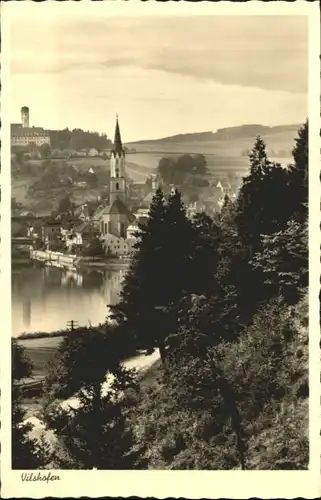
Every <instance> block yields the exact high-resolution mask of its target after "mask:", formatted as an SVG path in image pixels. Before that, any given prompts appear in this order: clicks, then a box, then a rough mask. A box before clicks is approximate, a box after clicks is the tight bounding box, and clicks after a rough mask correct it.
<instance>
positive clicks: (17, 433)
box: [11, 339, 49, 469]
mask: <svg viewBox="0 0 321 500" xmlns="http://www.w3.org/2000/svg"><path fill="white" fill-rule="evenodd" d="M11 352H12V434H11V436H12V468H13V469H39V468H43V467H44V466H45V465H46V464H47V463H48V462H49V451H48V450H47V449H46V448H45V447H44V446H41V444H40V443H39V442H38V441H37V440H36V439H32V438H30V436H29V433H30V431H31V430H32V425H31V424H29V423H25V422H24V418H25V414H26V412H25V411H24V409H23V408H22V404H21V390H20V387H19V383H20V382H21V380H22V379H24V378H28V377H30V376H31V375H32V368H33V365H32V363H31V361H30V359H29V358H28V356H27V355H26V352H25V349H24V347H22V346H21V344H18V342H17V341H16V340H15V339H12V349H11Z"/></svg>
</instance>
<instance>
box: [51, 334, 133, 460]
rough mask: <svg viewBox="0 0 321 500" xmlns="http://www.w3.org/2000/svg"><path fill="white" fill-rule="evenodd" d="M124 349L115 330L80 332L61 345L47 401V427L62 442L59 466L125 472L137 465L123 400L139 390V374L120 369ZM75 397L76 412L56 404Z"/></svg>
mask: <svg viewBox="0 0 321 500" xmlns="http://www.w3.org/2000/svg"><path fill="white" fill-rule="evenodd" d="M117 333H118V332H117ZM120 349H121V346H120V342H119V340H118V339H117V338H115V335H114V330H112V329H111V328H106V330H105V331H95V330H92V331H88V330H87V331H84V332H77V333H75V334H71V335H69V336H68V337H65V338H64V339H63V341H62V342H61V344H60V346H59V348H58V354H57V357H56V359H55V361H54V363H53V364H52V366H51V370H50V372H49V375H48V377H47V379H46V392H45V393H46V400H45V402H44V415H45V420H46V423H47V425H48V427H49V428H50V429H52V430H54V431H55V433H56V435H57V437H58V441H59V445H58V448H57V453H56V456H55V461H56V463H57V465H58V466H60V467H63V468H81V469H92V468H94V467H95V468H98V469H124V468H130V466H131V465H132V463H133V461H134V460H136V458H137V454H135V453H134V452H132V446H133V439H132V433H131V430H130V429H129V428H128V426H127V425H126V418H125V417H126V404H125V400H124V398H123V393H124V391H126V390H127V389H129V388H131V387H135V380H134V373H133V372H131V371H128V370H126V369H125V368H124V367H122V365H121V364H120V356H121V351H120ZM108 381H109V382H108ZM72 395H73V396H74V395H77V398H78V401H79V405H78V407H77V408H72V407H70V408H69V409H66V408H63V407H61V404H60V402H59V400H58V401H57V399H56V398H67V397H70V396H72Z"/></svg>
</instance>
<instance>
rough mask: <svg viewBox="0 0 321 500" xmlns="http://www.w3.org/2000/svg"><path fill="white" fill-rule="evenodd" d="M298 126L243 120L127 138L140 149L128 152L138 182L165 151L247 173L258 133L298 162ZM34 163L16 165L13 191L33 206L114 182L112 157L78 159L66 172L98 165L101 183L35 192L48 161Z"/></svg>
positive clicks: (273, 151) (216, 170)
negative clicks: (148, 137) (214, 129)
mask: <svg viewBox="0 0 321 500" xmlns="http://www.w3.org/2000/svg"><path fill="white" fill-rule="evenodd" d="M297 129H298V126H297V125H284V126H276V127H266V126H263V125H243V126H241V127H229V128H224V129H223V128H222V129H219V130H217V132H215V133H213V132H201V133H191V134H179V135H176V136H172V137H167V138H162V139H159V140H147V141H138V142H133V143H127V144H126V146H127V147H129V148H134V150H135V151H136V152H133V151H129V152H128V153H127V174H128V176H129V177H130V178H131V179H132V180H133V181H134V182H144V181H145V179H146V178H147V177H148V176H150V175H151V174H153V173H154V172H155V171H156V169H157V166H158V163H159V161H160V160H161V158H163V157H164V156H172V157H177V156H180V155H182V154H194V153H201V154H203V155H204V156H205V159H206V163H207V167H208V171H209V173H210V174H211V175H213V176H215V177H220V176H224V175H226V174H234V175H237V176H240V177H242V176H244V175H246V173H247V170H248V152H249V150H250V149H252V147H253V144H254V141H255V137H256V135H258V134H260V135H261V136H262V138H263V140H264V142H265V143H266V146H267V151H268V154H269V156H270V158H271V159H272V160H275V161H278V162H280V163H282V164H285V165H287V164H289V163H290V162H292V156H291V151H292V147H293V143H294V137H295V136H296V131H297ZM28 163H29V164H30V165H31V166H30V168H29V170H28V169H27V168H25V169H24V172H20V173H19V175H15V174H14V171H13V170H12V196H13V197H15V198H16V200H17V201H18V202H20V203H23V204H24V206H25V207H26V208H27V209H29V210H36V211H41V212H42V211H43V212H46V211H48V210H49V211H51V210H52V209H53V208H54V206H55V205H56V204H57V197H58V193H59V195H61V196H60V197H62V196H63V195H64V194H65V192H69V193H70V195H71V197H72V199H73V201H74V202H75V203H81V202H82V201H83V200H84V199H87V200H92V199H96V198H97V196H99V195H100V194H101V191H102V190H104V189H106V186H107V184H108V175H109V174H108V172H109V162H108V161H106V160H103V159H102V158H81V159H80V158H79V159H75V158H74V159H72V160H70V161H67V162H66V172H65V174H66V175H68V176H69V175H70V174H69V173H68V172H67V171H68V170H69V169H70V167H71V166H76V167H77V169H78V170H79V171H80V172H81V173H82V174H84V173H85V172H87V171H88V170H89V169H90V168H92V169H93V171H94V173H95V175H96V176H97V179H98V183H97V185H95V186H88V187H82V188H79V187H77V186H65V187H63V186H52V187H51V188H49V187H45V188H44V189H43V190H41V191H40V190H38V191H34V192H32V191H31V190H29V187H30V186H31V185H32V184H34V183H35V182H36V180H37V179H38V177H39V176H41V174H42V171H43V170H44V168H43V166H44V164H43V161H42V160H37V161H33V162H28ZM12 168H14V164H13V167H12ZM106 176H107V177H106Z"/></svg>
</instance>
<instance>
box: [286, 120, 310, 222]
mask: <svg viewBox="0 0 321 500" xmlns="http://www.w3.org/2000/svg"><path fill="white" fill-rule="evenodd" d="M292 155H293V159H294V165H292V166H291V167H290V169H289V184H290V195H291V197H290V199H289V201H288V203H290V205H292V206H291V208H292V213H293V214H294V216H295V217H296V218H299V219H300V220H302V219H306V218H307V215H308V194H309V193H308V184H309V175H308V174H309V123H308V121H306V122H305V124H304V125H303V126H302V127H301V128H300V129H299V131H298V137H297V138H296V139H295V146H294V148H293V151H292Z"/></svg>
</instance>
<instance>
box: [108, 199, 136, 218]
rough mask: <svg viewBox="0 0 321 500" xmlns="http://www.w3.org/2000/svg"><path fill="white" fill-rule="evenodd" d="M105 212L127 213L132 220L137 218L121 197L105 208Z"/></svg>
mask: <svg viewBox="0 0 321 500" xmlns="http://www.w3.org/2000/svg"><path fill="white" fill-rule="evenodd" d="M104 213H105V214H120V215H126V216H127V218H128V220H129V221H130V222H132V221H134V220H136V217H135V215H134V214H132V213H131V211H130V210H129V209H128V208H127V207H126V205H125V203H123V202H122V201H121V200H120V199H119V198H117V199H116V200H114V201H113V203H112V204H111V205H109V206H108V207H107V208H106V209H105V210H104Z"/></svg>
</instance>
